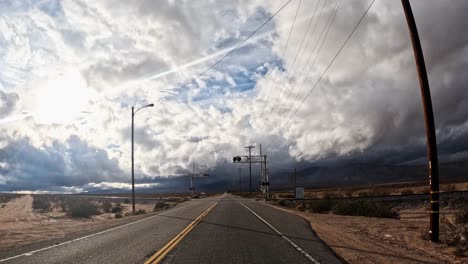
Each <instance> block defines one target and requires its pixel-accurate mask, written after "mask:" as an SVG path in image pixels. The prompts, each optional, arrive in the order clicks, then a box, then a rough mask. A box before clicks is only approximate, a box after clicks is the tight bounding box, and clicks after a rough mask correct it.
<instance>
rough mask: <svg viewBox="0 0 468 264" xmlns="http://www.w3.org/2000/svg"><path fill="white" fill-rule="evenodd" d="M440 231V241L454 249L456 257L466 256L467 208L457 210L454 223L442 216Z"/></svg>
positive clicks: (467, 249) (467, 237) (467, 235)
mask: <svg viewBox="0 0 468 264" xmlns="http://www.w3.org/2000/svg"><path fill="white" fill-rule="evenodd" d="M441 229H442V231H443V232H442V241H443V242H445V243H446V244H447V245H449V246H453V247H455V252H454V253H455V254H456V255H458V256H462V257H466V256H468V255H467V252H468V241H467V240H468V208H460V209H457V211H456V212H455V219H454V222H451V221H450V220H449V219H447V218H446V217H445V216H442V218H441Z"/></svg>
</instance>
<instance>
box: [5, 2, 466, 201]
mask: <svg viewBox="0 0 468 264" xmlns="http://www.w3.org/2000/svg"><path fill="white" fill-rule="evenodd" d="M411 3H412V7H413V11H414V16H415V19H416V23H417V26H418V30H419V33H420V37H421V42H422V46H423V51H424V56H425V60H426V65H427V70H428V76H429V83H430V88H431V93H432V99H433V106H434V115H435V124H436V130H437V141H438V148H439V155H440V158H441V160H442V161H452V160H463V159H466V157H467V156H468V141H467V140H466V138H467V136H468V89H467V85H468V75H467V74H466V69H467V68H468V34H465V33H464V32H465V31H466V28H468V18H467V17H466V15H465V14H466V12H467V11H468V2H466V1H455V0H444V1H439V0H413V1H411ZM285 4H286V5H285ZM370 4H371V1H364V0H350V1H339V0H336V1H335V0H331V1H323V0H322V1H319V0H307V1H306V0H302V1H301V0H291V1H289V2H287V1H286V0H284V1H266V0H258V1H245V0H233V1H231V0H230V1H227V0H225V1H177V0H170V1H149V0H135V1H110V0H99V1H94V0H93V1H91V0H63V1H58V0H56V1H52V0H42V1H0V191H9V192H18V191H30V192H83V191H96V190H105V189H121V190H128V189H129V188H130V182H131V181H130V179H131V178H130V175H131V151H130V150H131V107H132V106H135V107H141V106H144V105H147V104H149V103H154V104H155V106H154V107H151V108H144V109H141V110H140V111H138V112H137V114H136V115H135V177H136V182H137V188H141V189H143V188H152V189H154V190H156V191H157V190H163V189H164V188H165V186H166V187H167V186H169V185H170V186H172V187H173V188H175V189H177V190H180V191H187V190H186V189H187V188H188V187H187V184H188V182H189V180H188V177H187V175H189V174H190V173H191V172H192V166H193V164H195V171H196V172H197V173H201V172H210V177H209V179H203V180H202V179H200V180H199V181H200V184H206V185H210V184H211V185H213V186H215V185H216V186H224V185H223V184H224V183H226V182H230V181H232V178H233V177H234V176H233V175H237V169H236V168H237V166H235V165H233V164H232V157H233V156H236V155H246V150H245V148H244V147H245V146H247V145H255V146H256V148H255V149H254V152H255V154H256V153H257V152H258V151H259V148H260V144H262V151H263V153H267V155H268V159H269V169H270V172H271V173H274V172H275V171H280V170H284V169H289V168H292V167H294V166H295V165H296V164H302V165H303V166H306V165H314V164H326V165H328V166H329V165H332V166H339V165H340V164H349V163H372V164H392V165H404V164H413V163H418V162H419V163H421V162H426V161H425V160H426V145H425V130H424V121H423V111H422V103H421V95H420V90H419V82H418V79H417V72H416V66H415V63H414V56H413V50H412V46H411V42H410V38H409V33H408V29H407V26H406V22H405V18H404V14H403V10H402V7H401V3H400V1H384V0H376V1H375V2H373V4H372V6H371V7H370V9H369V11H368V13H367V14H366V15H365V16H364V18H363V20H362V22H361V23H360V24H359V26H358V27H357V29H356V31H355V32H354V33H353V34H352V35H351V37H350V39H349V41H348V42H347V43H346V45H345V46H344V47H343V49H342V50H341V52H340V53H339V54H338V56H337V57H336V59H335V60H334V61H333V63H332V64H330V62H332V60H333V58H334V56H335V55H336V54H337V52H338V51H339V50H340V47H341V46H342V45H343V43H344V42H345V40H346V39H347V37H348V36H349V35H350V33H351V32H352V30H353V28H354V27H355V25H356V24H357V23H358V21H359V20H360V18H361V17H362V16H363V15H364V14H365V11H366V9H367V8H368V7H369V6H370ZM284 5H285V6H284ZM282 6H284V8H282ZM281 8H282V9H281ZM278 10H280V11H279V12H278V13H277V15H275V16H274V17H273V18H272V19H271V20H269V21H268V22H267V23H266V24H265V25H264V26H263V27H261V28H260V30H258V31H257V32H256V33H255V34H254V35H252V37H251V38H250V39H248V40H247V41H245V40H246V38H247V37H248V36H249V35H251V33H252V32H254V31H255V30H257V29H258V28H259V27H260V26H261V25H262V24H263V23H264V22H265V21H267V20H268V19H269V18H270V17H271V16H272V15H273V14H275V13H276V12H277V11H278ZM244 41H245V42H244ZM231 51H232V52H231ZM226 54H228V56H225V55H226ZM224 56H225V57H224ZM221 58H223V59H222V60H221V61H219V60H220V59H221ZM218 61H219V63H217V64H216V65H215V66H214V67H212V68H211V67H210V66H212V65H214V64H215V63H216V62H218ZM329 65H330V67H329V68H328V70H326V69H327V67H328V66H329ZM207 69H209V70H208V71H207ZM325 71H326V72H325ZM202 73H203V74H202ZM278 177H282V175H278ZM285 177H286V176H285Z"/></svg>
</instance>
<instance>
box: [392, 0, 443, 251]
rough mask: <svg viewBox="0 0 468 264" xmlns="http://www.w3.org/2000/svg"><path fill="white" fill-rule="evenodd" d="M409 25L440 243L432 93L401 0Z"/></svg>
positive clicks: (405, 1)
mask: <svg viewBox="0 0 468 264" xmlns="http://www.w3.org/2000/svg"><path fill="white" fill-rule="evenodd" d="M401 3H402V5H403V10H404V12H405V16H406V22H407V24H408V30H409V33H410V37H411V42H412V44H413V52H414V57H415V61H416V67H417V70H418V77H419V85H420V87H421V97H422V102H423V108H424V121H425V127H426V140H427V156H428V161H429V186H430V194H429V199H430V206H431V214H430V231H429V233H430V234H431V241H432V242H438V241H439V161H438V158H437V140H436V133H435V125H434V113H433V111H432V100H431V91H430V89H429V80H428V78H427V71H426V64H425V62H424V56H423V51H422V47H421V42H420V40H419V34H418V29H417V27H416V22H415V20H414V16H413V11H412V10H411V5H410V2H409V0H401Z"/></svg>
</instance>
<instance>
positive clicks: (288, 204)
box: [278, 199, 293, 207]
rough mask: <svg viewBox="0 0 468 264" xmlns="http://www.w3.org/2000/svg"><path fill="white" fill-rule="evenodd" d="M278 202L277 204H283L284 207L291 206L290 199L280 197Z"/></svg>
mask: <svg viewBox="0 0 468 264" xmlns="http://www.w3.org/2000/svg"><path fill="white" fill-rule="evenodd" d="M278 204H279V205H280V206H284V207H292V205H293V202H292V201H290V200H284V199H281V200H279V201H278Z"/></svg>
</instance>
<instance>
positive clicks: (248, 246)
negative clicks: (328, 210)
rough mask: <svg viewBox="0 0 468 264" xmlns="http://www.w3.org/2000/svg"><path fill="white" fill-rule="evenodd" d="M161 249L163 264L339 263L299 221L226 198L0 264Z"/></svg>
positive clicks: (1, 258)
mask: <svg viewBox="0 0 468 264" xmlns="http://www.w3.org/2000/svg"><path fill="white" fill-rule="evenodd" d="M196 219H198V222H197V223H196V224H195V223H194V220H196ZM187 227H191V228H189V229H187ZM181 232H182V233H183V235H181V234H182V233H181ZM174 238H177V239H178V240H177V241H176V242H174V240H173V239H174ZM170 241H172V243H171V242H170ZM169 246H170V247H169ZM164 249H166V250H167V254H164V255H161V256H162V257H161V258H162V263H340V261H339V260H338V259H337V258H336V257H335V255H334V254H333V252H332V251H331V250H330V249H329V248H328V247H326V246H325V245H324V244H323V243H322V242H321V241H320V240H319V239H317V237H316V236H315V235H314V233H313V231H312V230H311V229H310V227H309V225H308V223H307V222H306V221H305V220H303V219H302V218H300V217H298V216H295V215H292V214H289V213H287V212H284V211H281V210H277V209H274V208H271V207H270V206H268V205H265V204H263V203H261V202H257V201H253V200H249V199H243V198H239V197H234V196H231V195H229V194H226V195H223V196H221V197H217V198H206V199H200V200H192V201H189V202H186V203H183V204H181V205H179V206H178V207H175V208H173V209H170V210H167V211H164V212H161V213H159V214H158V215H152V216H150V217H148V218H145V219H142V220H139V221H137V222H132V223H130V224H126V225H124V226H121V227H117V228H112V229H110V230H107V231H103V232H102V231H101V232H99V233H95V234H91V235H90V236H89V235H88V236H87V237H84V238H83V237H79V238H74V239H72V240H68V241H63V243H61V244H52V245H50V243H47V242H44V243H43V245H42V247H41V244H36V245H35V248H34V250H33V251H31V249H30V248H28V247H26V248H22V249H17V250H12V251H10V252H3V253H0V263H144V262H145V261H148V259H151V256H153V255H154V254H155V253H156V252H157V253H161V252H163V251H164ZM28 250H29V251H28Z"/></svg>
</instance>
